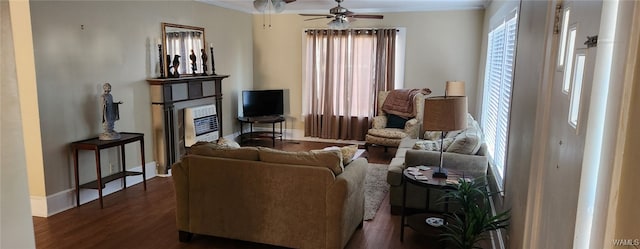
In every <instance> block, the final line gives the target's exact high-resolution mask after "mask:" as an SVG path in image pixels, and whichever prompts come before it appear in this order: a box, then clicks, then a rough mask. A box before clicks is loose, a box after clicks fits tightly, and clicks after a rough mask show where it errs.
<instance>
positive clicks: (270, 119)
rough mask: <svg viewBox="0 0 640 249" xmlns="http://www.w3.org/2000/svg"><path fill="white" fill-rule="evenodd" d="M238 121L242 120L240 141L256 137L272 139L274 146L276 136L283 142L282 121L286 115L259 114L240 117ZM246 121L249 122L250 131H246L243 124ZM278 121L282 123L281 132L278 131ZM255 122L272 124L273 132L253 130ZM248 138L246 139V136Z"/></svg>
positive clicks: (273, 145)
mask: <svg viewBox="0 0 640 249" xmlns="http://www.w3.org/2000/svg"><path fill="white" fill-rule="evenodd" d="M238 121H240V143H244V141H245V140H256V139H264V138H267V139H271V140H272V147H275V146H276V138H278V137H279V138H280V141H281V142H282V134H283V133H282V122H284V121H285V118H284V116H281V115H274V116H258V117H238ZM245 123H248V124H249V133H244V129H243V125H244V124H245ZM276 123H278V124H280V132H276ZM253 124H271V132H266V131H259V132H254V131H253ZM246 136H248V138H246V139H245V137H246Z"/></svg>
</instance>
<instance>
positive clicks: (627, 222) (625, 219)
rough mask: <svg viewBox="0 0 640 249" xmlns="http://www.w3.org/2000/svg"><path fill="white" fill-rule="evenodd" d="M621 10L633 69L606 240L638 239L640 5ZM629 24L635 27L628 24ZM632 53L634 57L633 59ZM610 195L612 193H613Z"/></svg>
mask: <svg viewBox="0 0 640 249" xmlns="http://www.w3.org/2000/svg"><path fill="white" fill-rule="evenodd" d="M623 7H624V8H627V9H625V10H624V12H631V13H627V14H628V15H631V16H634V18H633V19H632V20H631V23H627V25H628V26H629V27H631V30H630V32H629V33H630V35H631V37H635V38H632V39H631V40H630V47H629V56H632V57H631V58H632V59H630V60H629V61H628V64H627V65H626V66H627V67H630V68H633V67H635V70H634V72H631V73H630V72H627V74H626V76H627V79H631V81H632V83H631V84H629V85H631V86H630V87H629V86H628V85H624V87H625V95H628V96H629V97H630V103H629V104H628V106H625V107H623V111H628V113H627V114H626V115H625V114H622V115H625V116H626V117H627V119H628V120H627V121H628V122H627V123H626V127H625V128H626V130H627V135H626V143H625V145H624V154H623V155H624V159H623V161H622V167H621V170H620V175H619V176H620V179H619V182H618V181H615V180H614V181H613V185H614V186H615V184H616V183H617V184H619V186H620V187H619V192H618V195H614V196H611V198H612V199H613V200H614V201H617V210H615V211H614V212H612V213H615V214H616V217H610V218H613V219H615V221H614V222H612V223H613V224H615V225H614V226H615V233H614V235H613V238H608V239H632V240H633V239H637V240H640V226H638V221H639V220H640V219H639V218H638V217H640V209H639V208H638V207H640V195H639V194H638V190H637V189H638V178H639V177H640V167H638V162H639V161H640V153H637V150H638V149H637V148H639V146H640V140H638V138H639V137H640V130H639V129H638V128H637V127H639V125H640V108H638V106H640V38H639V37H638V33H640V25H638V20H639V18H640V16H639V15H638V14H640V4H637V3H636V4H635V6H634V7H631V6H628V5H623ZM633 23H635V24H634V25H632V24H633ZM634 54H635V57H633V55H634ZM630 68H629V69H630ZM626 97H627V96H625V98H626ZM622 113H624V112H622ZM621 120H624V119H621ZM614 174H615V173H614ZM614 190H615V189H614ZM612 194H615V191H614V192H612ZM605 243H608V241H605Z"/></svg>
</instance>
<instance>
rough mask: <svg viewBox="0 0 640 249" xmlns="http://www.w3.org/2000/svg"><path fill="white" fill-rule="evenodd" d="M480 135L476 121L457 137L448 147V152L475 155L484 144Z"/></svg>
mask: <svg viewBox="0 0 640 249" xmlns="http://www.w3.org/2000/svg"><path fill="white" fill-rule="evenodd" d="M474 122H475V121H474ZM480 136H481V133H480V129H479V126H477V122H476V123H475V124H474V125H473V126H469V127H467V129H466V130H463V131H462V132H460V134H458V135H457V136H456V137H455V140H454V141H453V143H452V144H451V145H450V146H449V148H447V152H454V153H460V154H468V155H475V154H476V153H478V150H480V146H481V145H482V141H481V137H480Z"/></svg>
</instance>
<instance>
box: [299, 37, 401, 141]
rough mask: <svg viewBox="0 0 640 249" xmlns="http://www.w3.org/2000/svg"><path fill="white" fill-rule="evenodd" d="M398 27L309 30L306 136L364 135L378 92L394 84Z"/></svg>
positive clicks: (305, 112) (305, 114)
mask: <svg viewBox="0 0 640 249" xmlns="http://www.w3.org/2000/svg"><path fill="white" fill-rule="evenodd" d="M396 32H397V31H396V30H395V29H380V30H371V29H367V30H307V31H306V33H307V34H306V60H305V62H304V63H305V65H304V69H305V72H304V74H305V78H304V82H303V84H304V86H303V89H304V90H303V91H304V93H303V105H304V106H303V110H304V113H303V115H304V117H305V136H310V137H319V138H328V139H345V140H364V136H365V134H366V132H367V130H368V129H369V120H370V118H371V117H373V115H374V112H375V111H376V110H375V109H376V108H375V99H376V95H377V92H378V91H381V90H388V89H391V88H393V85H394V75H395V72H394V68H395V37H396Z"/></svg>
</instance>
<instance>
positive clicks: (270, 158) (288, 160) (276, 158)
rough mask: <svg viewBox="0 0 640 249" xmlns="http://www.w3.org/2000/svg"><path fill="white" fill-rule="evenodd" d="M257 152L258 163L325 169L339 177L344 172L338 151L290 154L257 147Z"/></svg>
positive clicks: (340, 153) (340, 154)
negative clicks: (258, 156) (258, 155)
mask: <svg viewBox="0 0 640 249" xmlns="http://www.w3.org/2000/svg"><path fill="white" fill-rule="evenodd" d="M258 152H259V154H260V161H263V162H268V163H282V164H295V165H309V166H317V167H327V168H328V169H330V170H331V171H332V172H333V173H334V174H335V175H339V174H340V173H342V171H343V170H344V166H343V165H342V152H340V150H312V151H304V152H290V151H282V150H276V149H271V148H266V147H258Z"/></svg>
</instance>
